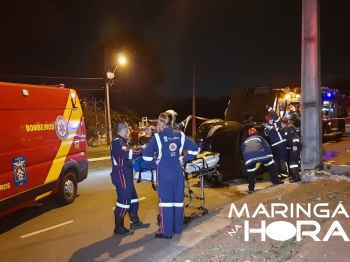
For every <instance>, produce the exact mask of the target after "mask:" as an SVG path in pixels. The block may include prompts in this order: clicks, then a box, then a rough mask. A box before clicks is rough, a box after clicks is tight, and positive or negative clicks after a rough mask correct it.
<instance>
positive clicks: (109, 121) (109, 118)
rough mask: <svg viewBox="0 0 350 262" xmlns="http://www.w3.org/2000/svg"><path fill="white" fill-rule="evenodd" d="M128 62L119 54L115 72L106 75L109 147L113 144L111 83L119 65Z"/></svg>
mask: <svg viewBox="0 0 350 262" xmlns="http://www.w3.org/2000/svg"><path fill="white" fill-rule="evenodd" d="M125 62H126V60H125V57H124V56H123V55H122V54H121V53H119V54H118V61H117V64H116V66H115V68H114V70H113V72H110V71H109V70H108V72H107V73H106V76H107V81H106V107H107V133H108V137H107V145H110V144H111V143H112V123H111V107H110V103H109V87H110V81H111V80H112V79H113V78H114V72H115V70H116V69H117V67H118V65H119V63H120V64H124V63H125Z"/></svg>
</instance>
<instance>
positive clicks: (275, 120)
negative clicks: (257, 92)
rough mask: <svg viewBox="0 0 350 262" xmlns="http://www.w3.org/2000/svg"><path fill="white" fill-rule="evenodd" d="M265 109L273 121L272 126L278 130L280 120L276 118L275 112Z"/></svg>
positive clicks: (268, 108)
mask: <svg viewBox="0 0 350 262" xmlns="http://www.w3.org/2000/svg"><path fill="white" fill-rule="evenodd" d="M266 108H267V111H269V114H270V116H271V118H272V119H273V124H274V126H276V127H278V128H280V127H281V122H280V120H281V118H280V117H279V116H278V114H277V113H276V111H275V110H273V109H272V107H270V106H266Z"/></svg>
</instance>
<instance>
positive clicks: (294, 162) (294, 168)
mask: <svg viewBox="0 0 350 262" xmlns="http://www.w3.org/2000/svg"><path fill="white" fill-rule="evenodd" d="M281 126H282V128H283V129H282V130H281V133H282V134H283V137H284V138H285V139H286V140H287V147H288V148H289V149H288V150H289V159H288V160H289V169H290V175H291V177H290V179H289V181H290V182H292V183H293V182H299V181H301V178H300V174H299V162H300V153H301V149H302V148H303V145H302V143H301V141H300V137H299V135H298V133H297V130H296V128H295V126H293V125H292V124H290V122H289V119H288V118H287V117H282V118H281Z"/></svg>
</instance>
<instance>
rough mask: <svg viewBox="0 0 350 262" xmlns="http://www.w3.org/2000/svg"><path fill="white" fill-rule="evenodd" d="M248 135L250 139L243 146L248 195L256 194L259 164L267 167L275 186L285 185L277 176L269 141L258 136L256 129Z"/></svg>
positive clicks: (252, 129) (251, 130)
mask: <svg viewBox="0 0 350 262" xmlns="http://www.w3.org/2000/svg"><path fill="white" fill-rule="evenodd" d="M248 135H249V137H248V138H247V139H246V140H245V141H244V142H243V144H242V154H243V158H244V163H245V166H246V168H247V175H248V193H249V194H251V193H253V192H254V189H255V175H256V171H257V170H258V168H259V165H258V164H259V163H262V164H264V166H266V168H267V170H268V172H269V175H270V178H271V181H272V183H273V184H274V185H278V184H283V181H280V180H279V178H278V176H277V172H276V166H275V161H274V160H273V155H272V151H271V148H270V146H269V144H268V143H267V141H266V140H265V139H264V138H263V137H261V136H259V135H258V132H257V130H256V129H255V128H250V129H249V130H248Z"/></svg>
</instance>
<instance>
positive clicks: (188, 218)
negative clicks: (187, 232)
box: [183, 216, 191, 225]
mask: <svg viewBox="0 0 350 262" xmlns="http://www.w3.org/2000/svg"><path fill="white" fill-rule="evenodd" d="M190 220H191V217H188V216H187V217H184V219H183V224H184V225H185V224H187V223H189V222H190Z"/></svg>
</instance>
